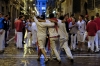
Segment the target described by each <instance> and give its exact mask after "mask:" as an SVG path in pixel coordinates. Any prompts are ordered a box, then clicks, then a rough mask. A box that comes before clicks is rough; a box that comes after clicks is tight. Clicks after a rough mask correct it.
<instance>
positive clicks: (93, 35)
mask: <svg viewBox="0 0 100 66" xmlns="http://www.w3.org/2000/svg"><path fill="white" fill-rule="evenodd" d="M8 18H9V16H8V15H6V16H5V17H2V13H0V39H1V40H0V42H1V43H0V52H2V51H3V50H4V46H5V45H4V44H7V43H6V41H7V40H8V31H9V24H8V23H9V19H8ZM14 24H15V38H16V47H17V48H18V49H21V50H22V49H23V44H26V45H27V47H28V48H31V47H36V48H38V59H37V60H38V61H40V57H41V54H43V55H44V57H45V63H47V62H48V61H49V58H48V57H47V54H46V51H47V49H46V48H48V50H50V59H56V60H57V61H58V63H61V57H60V50H61V49H62V48H63V49H64V51H65V53H66V55H67V56H68V58H69V59H70V61H71V62H72V63H73V62H74V60H73V55H72V53H71V50H72V51H79V52H82V51H83V49H84V47H83V46H84V44H85V41H87V48H88V51H89V52H91V53H94V52H99V44H100V16H99V13H96V18H95V17H94V16H91V19H90V20H89V19H88V16H83V15H79V18H78V19H76V18H75V16H74V15H71V16H70V17H69V15H68V14H66V15H62V16H60V17H59V18H56V17H55V16H54V14H53V13H51V14H50V15H49V17H48V18H46V17H45V15H41V17H36V16H35V14H34V16H33V17H31V18H28V19H26V20H25V16H22V15H21V16H19V17H18V18H17V19H15V22H14ZM53 55H55V56H56V58H53Z"/></svg>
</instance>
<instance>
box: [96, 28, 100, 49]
mask: <svg viewBox="0 0 100 66" xmlns="http://www.w3.org/2000/svg"><path fill="white" fill-rule="evenodd" d="M95 44H96V51H99V44H100V30H99V31H97V33H96V36H95Z"/></svg>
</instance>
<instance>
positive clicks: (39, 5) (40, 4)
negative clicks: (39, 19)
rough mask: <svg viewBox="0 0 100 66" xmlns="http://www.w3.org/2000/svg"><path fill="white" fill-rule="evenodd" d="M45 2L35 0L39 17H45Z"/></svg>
mask: <svg viewBox="0 0 100 66" xmlns="http://www.w3.org/2000/svg"><path fill="white" fill-rule="evenodd" d="M46 4H47V0H37V1H36V7H37V10H38V12H39V14H38V15H39V16H41V15H45V13H46V7H47V5H46Z"/></svg>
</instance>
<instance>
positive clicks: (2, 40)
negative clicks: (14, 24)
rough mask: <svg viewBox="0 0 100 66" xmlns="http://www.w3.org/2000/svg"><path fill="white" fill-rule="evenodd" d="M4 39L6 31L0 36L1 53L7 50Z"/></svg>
mask: <svg viewBox="0 0 100 66" xmlns="http://www.w3.org/2000/svg"><path fill="white" fill-rule="evenodd" d="M4 39H5V31H4V32H3V33H2V34H0V51H2V50H4V48H5V45H4Z"/></svg>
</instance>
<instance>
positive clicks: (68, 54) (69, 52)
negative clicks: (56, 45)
mask: <svg viewBox="0 0 100 66" xmlns="http://www.w3.org/2000/svg"><path fill="white" fill-rule="evenodd" d="M62 43H63V42H62V41H60V44H62ZM62 48H64V50H65V52H66V55H67V56H68V58H70V59H73V56H72V53H71V51H70V48H69V47H68V41H65V42H64V44H63V45H62Z"/></svg>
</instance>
